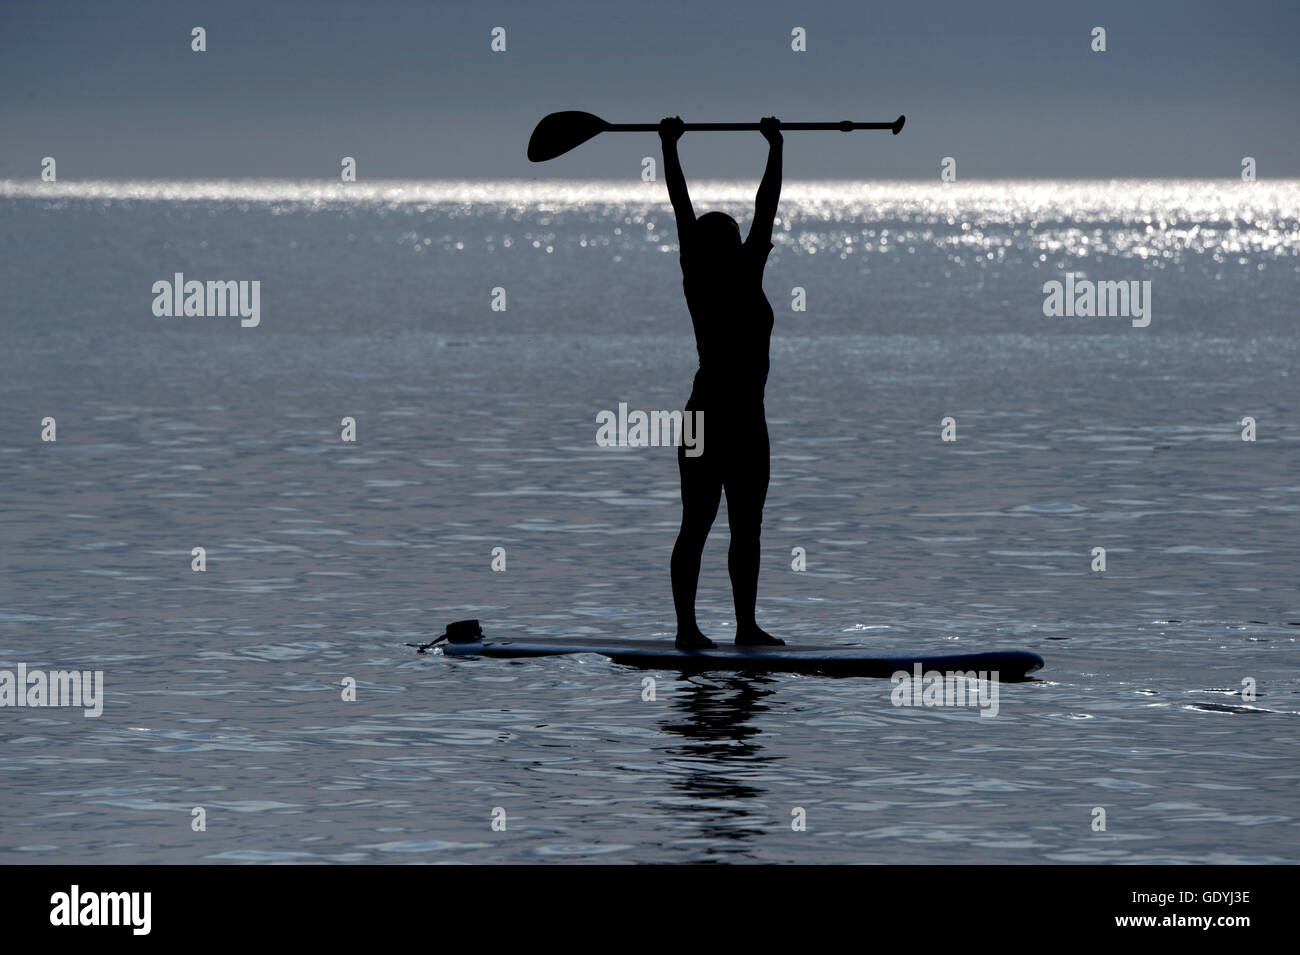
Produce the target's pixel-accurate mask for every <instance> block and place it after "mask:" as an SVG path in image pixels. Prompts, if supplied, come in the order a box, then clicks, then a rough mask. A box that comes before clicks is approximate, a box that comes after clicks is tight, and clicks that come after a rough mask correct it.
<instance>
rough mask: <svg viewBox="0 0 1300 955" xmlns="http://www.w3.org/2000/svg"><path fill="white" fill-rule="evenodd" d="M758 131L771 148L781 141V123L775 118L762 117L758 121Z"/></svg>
mask: <svg viewBox="0 0 1300 955" xmlns="http://www.w3.org/2000/svg"><path fill="white" fill-rule="evenodd" d="M758 131H759V132H760V133H762V134H763V138H764V139H766V140H767V141H768V142H769V143H771V144H772V145H773V146H775V145H776V144H777V143H779V142H782V141H783V140H782V138H781V121H780V120H779V119H777V118H776V117H775V116H764V117H763V118H762V119H760V120H759V121H758Z"/></svg>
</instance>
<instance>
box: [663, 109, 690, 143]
mask: <svg viewBox="0 0 1300 955" xmlns="http://www.w3.org/2000/svg"><path fill="white" fill-rule="evenodd" d="M684 132H686V124H685V123H683V122H682V118H681V117H680V116H667V117H665V118H663V119H661V120H660V121H659V141H660V142H661V143H663V144H664V145H665V146H667V145H669V144H670V143H675V142H677V140H679V139H681V138H682V133H684Z"/></svg>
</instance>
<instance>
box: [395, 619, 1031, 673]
mask: <svg viewBox="0 0 1300 955" xmlns="http://www.w3.org/2000/svg"><path fill="white" fill-rule="evenodd" d="M444 641H445V642H444ZM438 644H442V652H443V653H444V654H446V655H447V656H451V657H490V658H499V659H520V658H529V657H553V656H564V655H567V654H572V653H596V654H599V655H601V656H605V657H609V659H611V660H612V661H614V662H615V663H622V664H625V665H627V666H635V667H646V668H652V669H658V670H683V671H688V672H701V671H705V670H742V671H750V672H783V673H817V674H822V675H825V676H865V677H883V678H886V679H887V678H889V677H891V676H893V675H894V674H895V673H898V672H899V671H900V670H901V671H903V672H906V673H907V674H908V675H913V674H914V673H915V670H916V668H917V667H918V666H919V667H920V668H921V671H922V672H923V673H931V672H938V673H945V674H946V673H970V672H972V671H974V672H975V673H977V674H981V673H983V674H987V675H988V678H989V679H998V680H1001V681H1002V682H1005V683H1010V682H1018V681H1021V680H1025V679H1027V678H1028V674H1030V673H1033V672H1034V671H1035V670H1038V669H1040V668H1041V667H1042V666H1043V658H1042V657H1040V656H1039V655H1038V654H1036V653H1029V652H1027V651H1025V650H1005V651H996V652H989V653H956V654H942V655H938V656H926V655H922V654H913V655H906V656H891V657H881V656H876V655H875V654H874V653H873V652H872V651H871V650H869V649H867V648H865V647H808V646H798V647H793V646H784V647H737V646H734V645H730V644H727V645H719V646H718V647H717V648H716V649H712V650H678V649H677V648H676V647H675V646H673V644H672V642H671V641H669V640H618V639H579V638H565V639H557V640H553V641H552V640H537V639H489V638H488V637H486V636H484V635H483V631H482V630H481V629H480V628H479V625H478V621H477V620H461V621H458V622H456V623H453V624H451V625H450V626H448V627H447V632H446V633H445V634H443V635H442V636H441V637H439V638H438V639H437V640H434V641H432V642H431V643H426V644H422V645H417V644H409V645H410V646H414V647H416V648H417V649H418V650H419V651H420V652H421V653H424V652H425V651H426V650H428V649H430V648H431V647H434V646H436V645H438Z"/></svg>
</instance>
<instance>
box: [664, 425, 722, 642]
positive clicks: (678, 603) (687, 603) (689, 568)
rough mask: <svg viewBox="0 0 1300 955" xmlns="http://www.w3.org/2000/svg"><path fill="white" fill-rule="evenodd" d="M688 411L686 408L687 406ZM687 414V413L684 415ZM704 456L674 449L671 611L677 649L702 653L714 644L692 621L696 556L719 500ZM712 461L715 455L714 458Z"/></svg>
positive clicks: (719, 488)
mask: <svg viewBox="0 0 1300 955" xmlns="http://www.w3.org/2000/svg"><path fill="white" fill-rule="evenodd" d="M687 407H688V408H689V407H690V406H689V405H688V406H687ZM687 413H688V414H689V413H691V412H690V411H688V412H687ZM706 458H707V452H706V453H705V454H701V455H700V456H699V457H694V458H692V457H687V456H686V449H685V447H679V448H678V449H677V469H678V471H679V472H680V473H681V476H682V527H681V530H680V531H678V532H677V543H676V545H675V546H674V547H673V558H672V565H671V566H672V578H673V607H674V608H675V609H676V611H677V646H678V647H680V648H682V649H683V650H686V649H702V648H704V647H712V646H716V644H715V643H714V642H713V641H712V640H710V639H709V638H708V637H706V636H705V635H704V634H703V633H701V632H700V628H699V625H698V624H697V623H696V621H695V591H696V588H697V587H698V585H699V582H700V555H701V554H703V553H704V542H705V541H706V540H708V537H709V529H710V528H711V527H712V526H713V519H714V518H715V517H717V516H718V504H719V502H720V501H721V500H722V481H721V479H720V478H719V477H718V474H717V469H716V468H714V467H712V466H711V465H710V464H709V463H706ZM715 458H716V455H715Z"/></svg>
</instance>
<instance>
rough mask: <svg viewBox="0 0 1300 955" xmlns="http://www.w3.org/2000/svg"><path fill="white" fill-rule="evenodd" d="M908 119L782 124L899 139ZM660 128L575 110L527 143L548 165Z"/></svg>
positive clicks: (697, 126)
mask: <svg viewBox="0 0 1300 955" xmlns="http://www.w3.org/2000/svg"><path fill="white" fill-rule="evenodd" d="M905 119H906V117H903V116H900V117H898V119H896V120H894V121H893V122H892V123H851V122H849V121H848V120H847V119H846V120H843V121H842V122H838V123H782V124H781V129H782V130H783V131H784V130H787V129H838V130H840V131H842V132H846V133H847V132H849V131H850V130H853V129H888V130H890V131H891V132H893V134H894V135H895V136H897V135H898V131H899V130H900V129H902V128H903V122H904V120H905ZM683 128H684V129H686V130H687V131H692V130H722V131H734V130H757V129H758V128H759V126H758V123H684V124H683ZM658 129H659V124H658V123H607V122H605V121H604V120H603V119H601V118H600V117H599V116H593V115H592V114H591V113H584V112H582V111H581V110H575V109H571V110H565V111H564V112H561V113H551V114H550V115H549V116H547V117H545V118H544V119H543V120H542V121H541V122H540V123H538V124H537V128H536V129H534V130H533V135H532V136H531V137H530V138H529V140H528V158H529V159H530V160H532V161H533V162H546V160H548V159H554V158H555V157H556V156H562V155H564V154H565V153H567V152H568V151H569V150H570V149H576V148H577V147H578V146H581V145H582V144H583V143H585V142H586V141H587V140H589V139H591V138H592V137H594V136H599V135H600V134H601V133H653V132H656V131H658Z"/></svg>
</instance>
